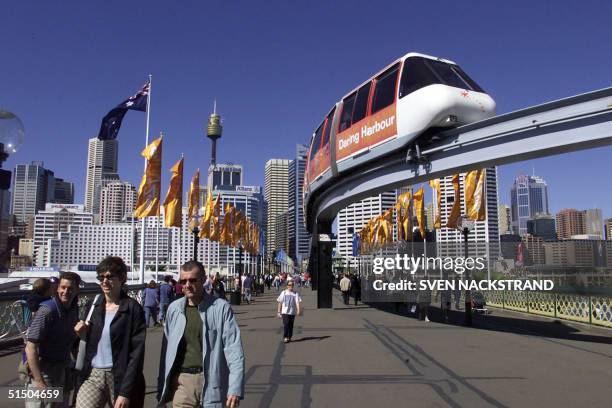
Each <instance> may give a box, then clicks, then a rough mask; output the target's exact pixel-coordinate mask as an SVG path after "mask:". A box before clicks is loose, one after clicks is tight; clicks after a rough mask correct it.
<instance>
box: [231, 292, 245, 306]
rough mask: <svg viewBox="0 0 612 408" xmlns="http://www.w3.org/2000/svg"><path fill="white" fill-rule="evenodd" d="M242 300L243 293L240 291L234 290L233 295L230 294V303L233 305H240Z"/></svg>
mask: <svg viewBox="0 0 612 408" xmlns="http://www.w3.org/2000/svg"><path fill="white" fill-rule="evenodd" d="M241 300H242V295H241V294H240V292H239V291H236V290H234V291H232V293H231V295H230V304H232V305H236V306H238V305H240V302H241Z"/></svg>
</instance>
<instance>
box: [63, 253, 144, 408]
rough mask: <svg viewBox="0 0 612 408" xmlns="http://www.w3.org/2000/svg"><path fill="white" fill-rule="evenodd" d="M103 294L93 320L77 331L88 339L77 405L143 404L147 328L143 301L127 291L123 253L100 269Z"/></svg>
mask: <svg viewBox="0 0 612 408" xmlns="http://www.w3.org/2000/svg"><path fill="white" fill-rule="evenodd" d="M96 273H97V275H98V276H97V278H98V280H99V281H100V287H101V289H102V293H103V295H104V296H103V297H100V298H98V300H97V301H96V302H95V303H94V305H93V312H92V315H91V320H90V321H89V324H86V323H85V322H84V321H80V322H79V323H77V325H76V326H75V328H74V330H75V332H76V333H77V334H79V335H80V336H81V338H83V339H84V340H86V341H87V347H86V349H85V350H86V352H85V359H84V365H83V369H82V371H81V376H82V380H83V384H81V387H80V388H79V392H78V394H77V399H76V408H102V407H105V406H106V404H109V405H111V406H112V407H113V408H128V407H129V408H139V407H143V406H144V396H145V379H144V375H143V365H144V358H145V337H146V328H145V320H144V312H143V309H142V306H140V304H139V303H138V302H137V301H136V300H135V299H133V298H131V297H129V296H128V295H127V293H126V291H125V288H124V286H123V285H124V284H125V282H126V281H127V266H126V265H125V263H124V262H123V260H122V259H121V258H119V257H114V256H109V257H106V258H104V259H103V260H102V261H101V262H100V263H99V264H98V266H97V268H96Z"/></svg>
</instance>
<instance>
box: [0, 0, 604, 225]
mask: <svg viewBox="0 0 612 408" xmlns="http://www.w3.org/2000/svg"><path fill="white" fill-rule="evenodd" d="M380 7H382V8H385V9H386V10H388V11H389V13H388V16H387V17H388V20H390V21H396V20H397V22H398V23H399V22H401V21H402V19H403V18H402V17H401V16H404V15H407V14H406V13H409V15H419V16H422V18H419V19H411V20H410V21H411V24H410V25H409V26H406V25H405V24H390V23H389V21H386V20H385V21H382V20H378V19H370V18H367V19H366V18H365V16H367V15H369V13H370V11H371V10H370V9H369V6H368V5H367V4H365V3H355V5H354V7H351V8H350V9H346V8H345V7H343V6H342V5H341V4H340V5H331V6H329V5H328V6H325V7H323V6H321V5H316V4H313V5H308V6H304V5H291V6H289V5H278V4H276V5H270V4H264V5H251V4H245V5H243V6H241V7H235V6H232V5H214V6H212V7H210V8H207V9H206V10H205V9H204V7H203V6H200V7H196V8H194V9H188V8H184V9H178V10H176V15H175V16H172V17H171V16H168V15H167V13H165V12H164V9H162V7H161V5H160V4H152V5H151V7H150V9H148V10H141V8H140V7H138V6H136V5H131V4H128V5H125V7H123V8H122V13H121V14H117V13H116V12H115V10H114V8H113V7H104V6H92V7H84V6H83V5H81V4H78V3H73V4H71V5H66V6H65V7H51V6H49V5H44V4H42V5H36V6H34V7H33V6H31V5H28V4H25V5H24V4H11V5H10V6H9V7H7V12H6V13H5V15H4V19H3V26H2V27H3V28H2V30H3V32H5V37H6V38H9V41H8V42H7V50H6V52H7V55H8V54H10V55H12V56H13V58H12V60H11V62H12V64H11V65H10V66H7V67H6V68H5V71H4V74H3V75H2V77H0V85H1V86H2V89H3V95H2V99H0V105H1V106H3V107H4V108H5V109H8V110H10V111H12V112H14V113H16V114H17V115H18V116H19V117H20V118H21V119H22V121H23V122H24V125H25V128H26V140H25V144H24V145H23V146H22V147H21V150H20V151H19V152H17V153H16V154H13V155H11V156H10V157H9V159H8V160H7V162H6V163H5V168H7V169H13V168H14V167H15V165H16V164H24V163H30V162H31V161H33V160H43V161H45V163H46V164H47V166H48V167H49V168H51V169H53V170H54V171H55V172H56V173H57V174H60V175H66V174H70V178H69V181H71V182H74V184H75V202H79V203H82V202H84V198H83V197H84V189H85V174H86V172H85V167H86V160H87V158H86V149H87V143H88V139H89V138H91V137H94V136H95V135H96V134H97V131H98V129H99V126H100V121H101V119H102V117H103V116H104V115H105V114H106V113H107V112H108V111H109V110H110V109H111V108H112V107H114V106H116V105H117V103H119V102H120V101H122V100H124V99H125V98H127V97H128V96H130V95H132V94H134V93H135V92H136V91H137V90H138V89H139V88H140V87H141V86H142V83H144V81H145V80H146V78H147V75H148V74H149V73H151V74H153V84H152V109H151V132H150V139H151V140H152V139H153V138H154V137H156V136H157V135H158V134H159V132H160V131H163V132H164V135H165V141H164V158H163V176H162V181H163V185H164V188H165V186H166V185H167V182H168V180H169V175H170V171H169V169H170V167H171V165H172V163H174V161H175V160H176V159H177V158H178V157H179V156H180V153H181V152H185V153H186V156H185V174H193V172H194V171H195V168H196V167H200V168H201V169H204V168H206V167H207V165H208V159H209V151H210V141H209V140H208V139H207V138H206V137H205V125H206V121H207V118H208V115H209V114H210V112H212V110H213V101H214V100H215V99H216V100H217V112H219V113H220V114H221V116H222V117H223V118H224V123H223V126H224V136H223V137H222V138H221V139H220V141H219V145H218V157H219V162H223V163H239V164H241V165H243V166H244V180H243V184H245V185H259V186H263V185H264V164H265V162H266V160H268V159H272V158H285V159H291V158H292V157H293V155H294V152H295V145H296V144H298V143H302V144H307V143H308V139H309V135H310V134H311V133H312V131H313V129H314V128H315V127H316V125H317V123H319V122H320V120H321V118H322V117H323V116H324V115H325V113H326V112H327V110H328V108H329V106H331V104H333V103H334V102H335V101H337V100H338V99H340V98H341V97H342V95H344V94H345V93H346V92H348V91H349V90H350V89H352V88H354V87H355V86H356V85H358V84H359V83H361V82H362V81H363V80H365V79H366V78H367V77H368V76H369V75H371V74H372V73H374V72H376V71H377V70H379V69H380V68H382V67H383V66H385V65H386V64H387V63H389V62H390V61H392V60H393V59H395V58H397V57H399V56H400V55H402V54H404V53H406V52H408V51H412V50H415V51H422V52H425V53H428V54H432V55H436V56H441V57H445V58H449V59H451V60H454V61H456V62H457V63H458V64H460V66H462V67H463V68H464V69H465V71H466V72H468V74H470V75H471V76H472V77H473V78H474V79H475V80H476V81H477V82H478V83H479V84H480V85H482V86H483V87H484V88H485V90H487V92H489V93H490V94H491V95H492V96H493V98H494V99H495V100H496V101H497V105H498V109H497V111H498V114H500V113H505V112H509V111H513V110H517V109H520V108H524V107H527V106H531V105H535V104H539V103H543V102H546V101H551V100H556V99H560V98H564V97H567V96H571V95H575V94H578V93H582V92H586V91H591V90H594V89H599V88H603V87H606V86H609V85H610V82H609V75H608V73H607V69H606V67H607V66H608V65H609V64H607V62H611V61H612V56H610V55H609V53H607V52H606V46H605V44H604V41H601V39H602V38H608V37H609V36H610V34H611V33H610V27H609V25H607V24H606V21H605V18H604V17H603V16H605V15H609V14H610V13H609V12H608V11H612V7H611V6H610V5H608V4H602V3H599V2H591V3H583V4H582V5H581V7H578V6H577V5H567V6H566V7H562V8H561V7H560V8H556V9H554V10H550V9H549V8H547V7H544V5H533V4H531V3H517V4H514V5H512V6H509V5H488V4H481V5H478V6H474V7H473V8H470V7H469V6H467V7H465V9H466V12H469V13H468V14H469V15H470V16H471V17H472V18H474V19H475V20H477V21H478V22H479V30H473V29H469V27H466V25H465V22H463V21H461V19H457V18H456V17H454V16H449V15H445V14H440V13H439V12H438V10H436V8H435V7H429V6H425V5H414V6H413V7H407V6H405V5H399V4H393V3H383V4H381V6H380ZM524 7H529V11H530V12H529V13H524ZM498 15H504V20H503V21H504V22H505V24H499V20H496V19H495V18H492V17H493V16H498ZM212 16H214V18H213V17H212ZM313 16H320V17H321V21H320V24H319V25H318V26H317V29H316V30H315V29H314V28H309V25H308V24H304V23H305V22H306V21H309V19H311V18H312V17H313ZM340 16H342V17H344V18H342V19H340V18H339V17H340ZM26 17H27V18H26ZM433 17H435V18H436V22H437V24H440V26H443V27H446V28H447V30H443V31H442V32H436V31H432V30H429V29H428V22H427V20H428V18H433ZM143 18H144V21H147V22H149V23H150V26H151V27H153V26H157V27H159V26H161V25H160V24H159V23H160V22H161V21H164V27H165V28H164V29H163V30H159V31H157V30H153V29H147V30H144V32H141V31H139V30H134V29H133V27H134V26H133V22H134V21H138V22H139V23H142V21H143ZM597 21H600V23H597ZM51 22H53V24H51ZM536 22H537V24H536ZM363 24H368V30H359V29H358V28H360V27H362V25H363ZM304 26H306V27H307V28H304V29H295V28H294V27H304ZM468 26H469V25H468ZM516 26H519V27H521V30H515V29H514V27H516ZM109 28H110V29H109ZM281 32H282V33H283V36H282V37H283V38H279V35H278V34H279V33H281ZM346 32H352V33H354V38H355V41H351V42H348V43H344V44H343V47H339V46H338V44H335V43H329V42H328V41H326V40H327V38H330V37H331V38H333V37H337V35H338V34H340V33H346ZM445 32H452V33H453V41H448V38H447V35H446V34H445ZM552 32H554V33H555V35H554V36H552V35H551V33H552ZM483 33H487V35H483ZM81 34H82V35H81ZM229 34H232V35H229ZM382 39H385V41H384V42H381V40H382ZM406 39H409V41H406ZM585 43H588V44H590V46H589V47H584V46H583V44H585ZM118 44H120V45H118ZM177 44H178V46H177ZM295 44H298V45H299V47H295V46H294V45H295ZM381 44H384V46H381ZM500 44H503V47H500V46H499V45H500ZM364 47H367V50H368V52H367V53H363V52H361V51H362V49H364ZM191 49H192V50H195V49H207V50H208V49H209V50H211V52H210V53H208V54H203V56H199V55H197V56H196V55H195V54H192V53H189V52H187V57H185V56H183V55H182V54H181V50H191ZM108 55H112V58H108ZM365 55H367V58H361V57H360V56H365ZM569 55H571V56H572V58H567V56H569ZM213 56H214V58H213ZM585 60H587V61H598V63H597V64H590V66H589V68H588V75H583V74H584V73H586V72H587V69H586V68H584V66H583V64H582V63H581V61H585ZM602 60H603V61H602ZM320 61H324V62H325V63H323V64H321V63H320ZM347 61H351V63H350V64H347V63H346V62H347ZM526 61H528V63H525V62H526ZM553 64H554V68H555V69H554V70H551V69H550V67H551V66H552V65H553ZM348 66H350V69H347V67H348ZM527 67H528V69H527ZM33 78H37V79H38V78H41V79H43V80H42V81H39V80H36V81H34V80H32V79H33ZM260 78H265V79H266V80H261V79H260ZM270 79H273V80H274V84H273V86H270V84H269V83H268V81H269V80H270ZM568 79H570V80H568ZM313 83H316V84H317V86H316V87H313V86H312V84H313ZM559 84H562V85H559ZM32 95H36V98H32ZM262 102H263V103H262ZM145 117H146V115H144V114H142V113H141V112H129V113H128V114H127V115H126V117H125V119H124V121H123V125H122V128H121V130H120V132H119V136H118V141H119V146H120V147H119V166H118V173H119V174H120V175H121V179H122V180H125V181H128V182H130V183H132V184H134V185H138V181H139V179H140V177H141V175H142V166H143V162H142V158H141V157H140V155H139V153H140V151H141V150H142V149H143V148H144V133H145ZM59 152H62V153H63V154H62V155H60V154H59ZM193 152H196V153H197V157H196V155H195V154H194V153H193ZM610 153H612V148H611V147H605V148H598V149H591V150H586V151H582V152H575V153H571V154H566V155H559V156H553V157H548V158H542V159H537V160H531V161H525V162H520V163H515V164H511V165H506V166H501V167H499V169H498V175H499V189H498V191H499V201H500V203H509V186H510V185H511V184H512V182H513V180H514V178H515V177H516V176H518V175H519V174H532V172H533V169H534V168H535V173H536V174H537V175H539V176H541V177H543V178H544V179H545V180H547V183H548V185H549V190H550V197H549V200H550V211H551V213H557V212H558V211H559V210H561V209H563V208H577V209H587V208H601V209H602V210H603V214H604V217H605V218H609V217H611V216H612V188H611V187H612V180H610V179H609V178H606V177H601V181H600V183H598V184H597V188H594V186H593V185H591V184H590V183H584V180H585V179H589V178H592V177H597V176H603V174H605V172H606V171H607V169H608V167H609V166H608V163H607V160H608V158H609V157H610ZM67 158H68V159H69V160H67ZM568 164H569V165H568Z"/></svg>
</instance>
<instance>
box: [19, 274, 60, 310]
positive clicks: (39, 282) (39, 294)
mask: <svg viewBox="0 0 612 408" xmlns="http://www.w3.org/2000/svg"><path fill="white" fill-rule="evenodd" d="M53 293H54V292H53V288H52V287H51V281H50V280H49V279H47V278H38V279H36V280H35V281H34V283H33V284H32V293H30V295H29V296H28V298H27V300H26V301H27V302H28V307H29V308H30V311H31V312H32V313H36V311H37V310H38V307H39V306H40V304H41V303H42V302H44V301H45V300H49V299H51V295H52V294H53Z"/></svg>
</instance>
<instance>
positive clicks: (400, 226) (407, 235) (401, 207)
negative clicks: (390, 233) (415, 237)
mask: <svg viewBox="0 0 612 408" xmlns="http://www.w3.org/2000/svg"><path fill="white" fill-rule="evenodd" d="M411 199H412V194H411V192H410V191H406V192H405V193H402V194H400V196H399V197H398V199H397V202H396V203H395V211H396V214H395V219H396V223H397V239H398V241H412V208H411V206H410V203H411Z"/></svg>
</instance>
